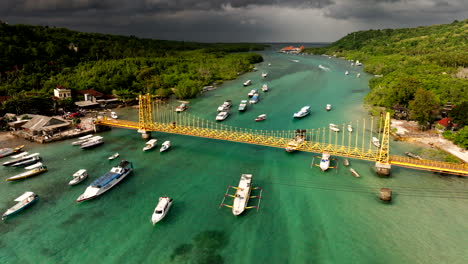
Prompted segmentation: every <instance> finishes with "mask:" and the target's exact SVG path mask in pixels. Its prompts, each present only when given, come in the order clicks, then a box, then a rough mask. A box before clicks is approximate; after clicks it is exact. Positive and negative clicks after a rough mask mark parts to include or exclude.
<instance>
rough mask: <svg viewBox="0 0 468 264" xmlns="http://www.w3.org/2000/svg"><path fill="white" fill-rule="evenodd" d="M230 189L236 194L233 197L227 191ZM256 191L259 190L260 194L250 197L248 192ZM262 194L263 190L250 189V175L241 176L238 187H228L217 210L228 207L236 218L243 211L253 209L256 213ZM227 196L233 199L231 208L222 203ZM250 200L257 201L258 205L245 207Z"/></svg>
mask: <svg viewBox="0 0 468 264" xmlns="http://www.w3.org/2000/svg"><path fill="white" fill-rule="evenodd" d="M231 188H233V189H235V190H236V193H235V194H234V195H232V194H229V190H230V189H231ZM256 189H259V190H260V194H259V195H258V196H256V195H254V196H250V192H251V191H252V190H256ZM262 192H263V190H262V188H260V187H254V188H252V174H242V175H241V178H240V181H239V185H238V187H233V186H228V188H227V190H226V193H225V194H224V198H223V200H222V201H221V204H220V205H219V208H221V207H223V206H226V207H230V208H232V214H233V215H236V216H237V215H240V214H242V212H244V211H245V209H252V208H255V209H257V211H258V209H259V208H260V201H261V199H262ZM228 196H229V197H232V198H234V202H233V204H232V206H231V205H227V204H225V203H224V200H225V199H226V197H228ZM250 198H257V199H258V203H257V205H256V206H247V205H248V203H249V199H250Z"/></svg>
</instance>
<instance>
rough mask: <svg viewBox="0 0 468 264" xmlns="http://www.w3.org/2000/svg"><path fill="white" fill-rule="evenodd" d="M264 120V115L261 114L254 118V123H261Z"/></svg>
mask: <svg viewBox="0 0 468 264" xmlns="http://www.w3.org/2000/svg"><path fill="white" fill-rule="evenodd" d="M263 120H266V114H261V115H259V116H258V117H257V118H255V121H257V122H258V121H263Z"/></svg>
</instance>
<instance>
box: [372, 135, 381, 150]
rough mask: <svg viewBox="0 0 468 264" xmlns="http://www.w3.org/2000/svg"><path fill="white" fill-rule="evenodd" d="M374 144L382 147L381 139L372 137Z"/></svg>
mask: <svg viewBox="0 0 468 264" xmlns="http://www.w3.org/2000/svg"><path fill="white" fill-rule="evenodd" d="M372 144H374V146H376V147H378V148H380V141H379V139H378V138H376V137H372Z"/></svg>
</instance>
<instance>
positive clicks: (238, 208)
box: [232, 174, 252, 215]
mask: <svg viewBox="0 0 468 264" xmlns="http://www.w3.org/2000/svg"><path fill="white" fill-rule="evenodd" d="M251 187H252V174H242V175H241V178H240V181H239V185H238V186H237V189H236V194H235V195H234V203H233V205H232V214H234V215H240V214H241V213H242V212H244V210H245V207H246V206H247V204H248V202H249V198H250V191H251Z"/></svg>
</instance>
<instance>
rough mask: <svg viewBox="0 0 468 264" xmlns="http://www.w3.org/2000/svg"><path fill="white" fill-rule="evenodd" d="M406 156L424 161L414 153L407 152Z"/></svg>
mask: <svg viewBox="0 0 468 264" xmlns="http://www.w3.org/2000/svg"><path fill="white" fill-rule="evenodd" d="M405 154H406V156H408V157H410V158H413V159H419V160H422V158H421V156H419V155H416V154H414V153H411V152H405Z"/></svg>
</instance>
